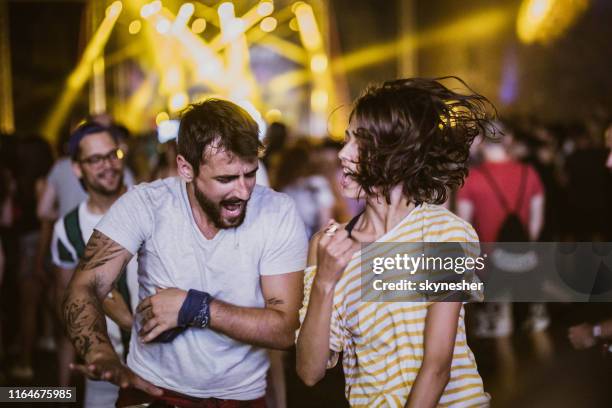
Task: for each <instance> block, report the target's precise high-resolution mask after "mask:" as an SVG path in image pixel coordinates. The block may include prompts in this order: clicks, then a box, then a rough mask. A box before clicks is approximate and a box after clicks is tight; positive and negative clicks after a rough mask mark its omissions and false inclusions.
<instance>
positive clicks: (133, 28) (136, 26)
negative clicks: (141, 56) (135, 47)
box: [128, 20, 142, 35]
mask: <svg viewBox="0 0 612 408" xmlns="http://www.w3.org/2000/svg"><path fill="white" fill-rule="evenodd" d="M141 28H142V23H141V22H140V20H134V21H132V22H131V23H130V25H129V27H128V31H129V32H130V34H132V35H133V34H138V33H139V32H140V29H141Z"/></svg>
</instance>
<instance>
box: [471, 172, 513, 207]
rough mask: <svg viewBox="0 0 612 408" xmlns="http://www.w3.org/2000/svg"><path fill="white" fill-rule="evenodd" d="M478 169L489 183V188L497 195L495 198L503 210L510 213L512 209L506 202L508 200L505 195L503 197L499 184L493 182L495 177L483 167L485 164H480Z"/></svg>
mask: <svg viewBox="0 0 612 408" xmlns="http://www.w3.org/2000/svg"><path fill="white" fill-rule="evenodd" d="M479 170H480V172H481V173H482V175H483V176H484V178H485V180H486V181H487V184H489V186H491V189H492V190H493V193H494V194H495V195H496V196H497V200H498V201H499V202H500V204H501V205H502V207H504V210H505V211H506V212H507V213H511V212H512V210H511V208H510V205H509V204H508V201H507V200H506V197H504V194H503V193H502V191H501V189H500V188H499V186H498V185H497V183H496V182H495V179H494V178H493V175H492V174H491V173H489V171H488V170H487V169H486V168H485V166H481V167H480V168H479Z"/></svg>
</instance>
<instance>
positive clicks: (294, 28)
mask: <svg viewBox="0 0 612 408" xmlns="http://www.w3.org/2000/svg"><path fill="white" fill-rule="evenodd" d="M289 28H290V29H291V30H292V31H299V30H300V27H298V22H297V18H295V17H293V18H292V19H291V21H289Z"/></svg>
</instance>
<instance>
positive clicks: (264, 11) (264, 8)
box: [257, 1, 274, 16]
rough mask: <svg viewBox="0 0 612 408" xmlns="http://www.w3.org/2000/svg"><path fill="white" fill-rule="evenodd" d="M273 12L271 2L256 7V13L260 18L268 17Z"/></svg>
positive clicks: (263, 2)
mask: <svg viewBox="0 0 612 408" xmlns="http://www.w3.org/2000/svg"><path fill="white" fill-rule="evenodd" d="M273 11H274V3H272V2H271V1H262V2H261V3H259V6H257V13H258V14H259V15H260V16H269V15H270V14H272V12H273Z"/></svg>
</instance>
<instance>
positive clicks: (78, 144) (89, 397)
mask: <svg viewBox="0 0 612 408" xmlns="http://www.w3.org/2000/svg"><path fill="white" fill-rule="evenodd" d="M70 154H71V162H72V170H73V171H74V173H75V174H76V176H77V177H78V179H79V180H80V182H81V184H82V185H83V187H84V188H85V190H86V191H87V193H88V196H87V199H85V200H84V201H83V202H81V203H80V204H79V205H77V206H76V207H74V208H73V209H71V210H68V211H66V214H64V215H63V216H62V217H61V218H60V219H58V221H57V222H56V223H55V226H54V228H53V238H52V240H51V255H52V260H53V264H54V265H55V266H56V268H57V275H56V278H57V283H58V284H57V288H58V292H59V294H58V295H59V296H58V297H59V298H61V295H62V294H63V292H64V291H65V288H66V287H67V286H68V282H69V281H70V279H71V277H72V275H73V274H74V270H75V269H76V267H77V264H78V262H79V260H80V259H82V258H83V256H84V251H85V244H86V242H87V241H88V240H89V237H90V236H91V234H92V233H93V229H94V227H95V226H96V224H97V223H98V222H99V221H100V219H102V216H103V215H104V214H105V213H106V211H108V209H109V208H110V207H111V205H112V204H113V203H114V202H115V201H116V200H117V199H118V198H119V197H120V196H121V195H122V194H123V193H124V192H125V191H126V188H125V186H124V183H123V174H124V165H123V161H122V160H121V153H120V152H119V150H118V144H117V141H116V140H115V139H114V138H113V137H112V135H111V133H110V132H109V131H108V129H107V128H105V127H103V126H101V125H98V124H95V123H85V124H83V125H81V126H79V127H78V128H77V129H76V130H75V131H74V133H73V134H72V136H71V138H70ZM79 188H80V187H79ZM136 268H137V265H136V264H135V262H130V263H129V264H128V266H127V268H126V272H125V273H122V274H121V276H120V279H119V280H118V284H117V287H118V289H117V290H113V292H112V293H111V294H110V296H109V297H108V298H107V299H105V301H104V304H103V308H104V311H105V312H106V313H107V314H108V315H110V316H112V317H113V318H114V319H116V320H117V322H118V323H119V324H120V325H121V328H120V327H119V325H118V323H116V322H114V321H113V320H112V319H111V318H109V317H106V329H107V334H108V336H109V338H110V341H111V344H112V346H113V349H114V351H115V353H116V354H117V356H118V357H119V358H121V359H123V357H124V355H125V354H126V353H127V345H128V342H129V333H130V329H131V325H132V316H131V312H130V306H131V308H132V310H133V309H135V306H136V304H137V288H138V283H137V281H136V279H137V276H136ZM126 302H127V303H126ZM128 304H130V306H128ZM122 328H123V330H124V331H123V333H122ZM58 357H59V366H60V372H63V371H64V370H67V369H68V365H69V364H70V363H73V362H74V361H73V360H74V351H73V349H72V346H71V344H70V341H69V340H68V339H66V338H64V339H62V341H60V347H59V353H58ZM61 376H63V377H66V375H61ZM118 392H119V388H118V387H117V386H115V385H113V384H109V383H105V382H97V381H91V380H89V379H88V380H87V382H86V390H85V403H84V406H85V407H86V408H94V407H100V408H105V407H109V406H112V405H114V403H115V401H116V399H117V395H118Z"/></svg>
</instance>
